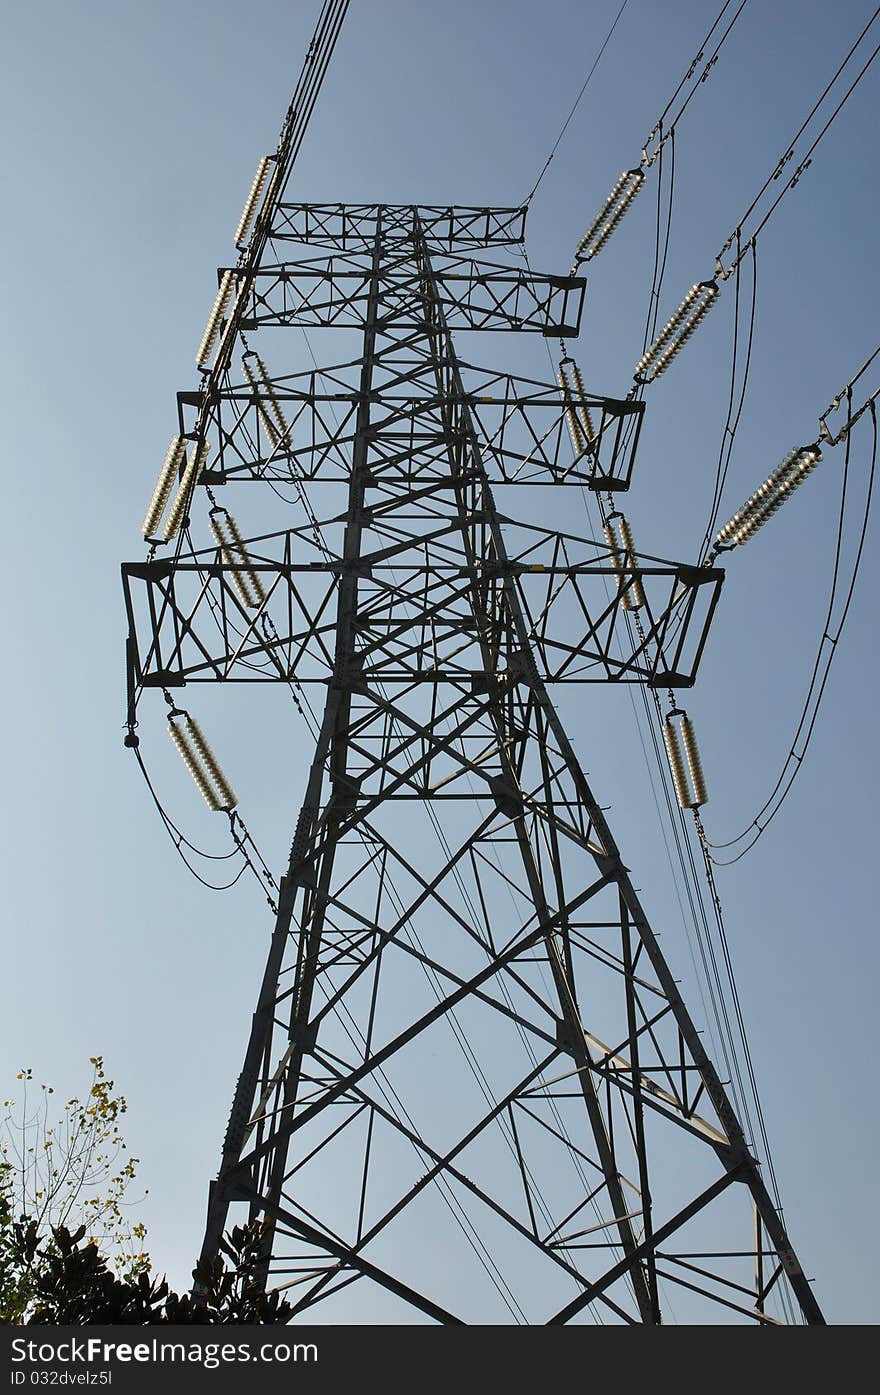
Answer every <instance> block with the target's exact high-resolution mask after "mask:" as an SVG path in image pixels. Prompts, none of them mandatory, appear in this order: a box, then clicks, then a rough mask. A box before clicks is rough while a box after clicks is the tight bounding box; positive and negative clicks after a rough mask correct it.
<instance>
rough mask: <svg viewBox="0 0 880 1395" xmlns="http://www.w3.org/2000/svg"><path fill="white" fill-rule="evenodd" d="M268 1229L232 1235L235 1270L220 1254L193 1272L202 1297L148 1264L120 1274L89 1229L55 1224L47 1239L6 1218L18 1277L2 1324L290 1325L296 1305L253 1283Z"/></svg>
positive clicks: (6, 1248) (2, 1233)
mask: <svg viewBox="0 0 880 1395" xmlns="http://www.w3.org/2000/svg"><path fill="white" fill-rule="evenodd" d="M261 1231H262V1227H261V1225H260V1224H259V1223H257V1224H255V1225H251V1226H236V1228H235V1229H234V1230H233V1231H232V1233H231V1234H230V1235H229V1236H228V1237H227V1246H228V1251H229V1254H230V1257H231V1260H232V1268H231V1269H230V1268H229V1267H228V1266H227V1265H226V1263H225V1261H224V1260H223V1259H221V1258H218V1259H216V1260H215V1261H214V1262H213V1263H207V1264H200V1265H197V1266H196V1269H195V1270H194V1271H193V1276H194V1278H195V1279H196V1281H197V1283H198V1285H199V1288H200V1290H201V1292H200V1298H199V1300H198V1302H195V1301H194V1300H193V1299H192V1298H191V1297H190V1296H189V1295H188V1294H184V1295H180V1294H177V1293H174V1292H173V1290H171V1289H170V1288H169V1287H168V1281H167V1279H164V1278H162V1279H155V1278H153V1277H152V1276H151V1274H150V1272H149V1270H148V1269H146V1268H142V1269H141V1270H140V1271H139V1272H138V1273H137V1274H129V1275H127V1276H123V1277H120V1276H119V1275H118V1274H115V1273H114V1272H113V1271H112V1269H110V1268H109V1267H108V1265H107V1260H106V1258H105V1257H104V1255H102V1254H101V1252H100V1250H99V1248H98V1246H97V1245H96V1244H95V1242H94V1241H93V1240H88V1239H86V1236H85V1229H84V1227H83V1226H80V1227H79V1229H78V1230H76V1231H74V1232H73V1233H71V1232H70V1231H69V1230H68V1229H67V1228H66V1227H65V1226H55V1227H53V1229H52V1232H51V1236H50V1237H49V1239H48V1240H46V1239H44V1238H42V1237H41V1236H40V1233H39V1230H38V1228H37V1226H36V1224H35V1222H33V1221H29V1222H22V1221H13V1222H12V1223H11V1225H8V1226H6V1227H5V1230H4V1228H3V1226H2V1223H0V1259H2V1260H3V1262H4V1269H6V1270H8V1273H9V1275H10V1276H11V1278H12V1279H13V1280H14V1279H15V1277H16V1276H18V1277H19V1284H18V1286H17V1287H16V1285H15V1283H14V1282H13V1283H12V1284H11V1285H10V1289H9V1293H8V1295H7V1301H6V1303H5V1304H3V1303H2V1302H0V1321H2V1322H4V1323H12V1322H14V1323H21V1324H26V1325H31V1324H52V1325H55V1326H65V1325H66V1326H73V1325H77V1324H113V1323H128V1324H130V1325H132V1326H144V1325H158V1324H165V1323H173V1324H179V1325H192V1324H195V1323H199V1324H203V1323H248V1324H256V1323H283V1322H286V1320H287V1318H288V1317H289V1316H290V1311H291V1310H290V1305H289V1304H288V1303H287V1302H285V1300H284V1299H282V1298H281V1295H280V1294H279V1293H277V1292H276V1293H263V1292H261V1291H260V1290H259V1288H258V1287H257V1286H256V1284H255V1282H254V1272H255V1269H256V1266H257V1265H258V1263H259V1258H260V1252H261V1242H262V1234H261ZM22 1295H23V1296H24V1303H23V1304H22V1302H21V1298H22Z"/></svg>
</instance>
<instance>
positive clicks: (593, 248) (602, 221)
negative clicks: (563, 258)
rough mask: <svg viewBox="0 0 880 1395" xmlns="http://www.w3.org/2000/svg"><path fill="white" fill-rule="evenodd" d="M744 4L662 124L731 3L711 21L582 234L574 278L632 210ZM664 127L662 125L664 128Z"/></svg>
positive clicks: (702, 56)
mask: <svg viewBox="0 0 880 1395" xmlns="http://www.w3.org/2000/svg"><path fill="white" fill-rule="evenodd" d="M746 3H747V0H741V3H740V5H739V8H738V9H737V10H736V12H735V14H734V16H733V18H732V19H731V21H730V23H729V24H728V26H727V28H726V29H725V30H724V33H723V34H722V35H721V38H720V39H719V40H718V43H717V44H716V46H715V49H714V51H713V53H712V54H711V56H710V58H709V61H708V62H707V63H706V65H705V67H704V68H703V71H702V72H701V74H700V76H699V77H698V78H697V79H696V81H695V82H694V83H693V85H692V87H691V89H690V91H689V92H688V94H687V96H686V97H685V99H684V101H683V102H682V104H681V106H680V107H679V109H678V111H677V112H676V113H675V115H674V116H673V117H672V119H671V120H670V121H669V122H666V117H667V116H668V115H669V112H670V110H671V109H672V107H673V105H674V103H675V101H676V98H677V97H678V95H679V93H680V92H681V90H682V88H683V87H684V86H685V85H686V84H687V83H688V82H689V81H690V79H691V78H693V76H694V74H695V73H696V71H697V67H698V65H699V64H700V63H701V62H702V60H703V58H704V56H705V50H706V45H707V44H708V43H709V40H710V39H711V37H712V35H713V34H714V32H715V30H716V29H717V28H718V25H719V24H720V23H721V21H722V19H723V18H724V15H725V13H726V11H727V9H728V8H729V6H730V5H731V4H732V0H726V3H725V4H724V5H723V6H722V8H721V11H720V13H719V14H718V17H717V19H716V20H715V23H714V24H713V25H712V28H711V29H710V30H709V33H708V34H707V35H706V37H705V39H704V40H703V42H702V44H701V45H700V48H699V51H698V52H697V55H696V57H695V58H694V59H693V61H692V63H691V65H690V67H689V68H688V70H687V72H686V73H685V75H684V77H683V78H682V79H681V81H680V82H679V84H678V87H676V89H675V92H674V93H673V94H672V96H671V97H670V99H669V101H668V102H667V103H666V106H665V107H664V109H663V111H662V112H661V114H660V116H659V117H658V119H657V121H656V122H655V123H654V126H653V127H652V129H651V131H650V132H649V133H648V136H647V139H646V141H645V144H644V146H643V147H642V155H641V160H640V161H639V163H638V164H637V165H635V166H634V167H632V168H631V169H626V170H624V171H623V173H622V174H621V175H620V178H619V179H618V180H617V183H616V184H615V185H614V188H613V189H612V190H611V193H610V194H609V195H608V198H607V199H606V200H605V202H604V204H603V205H602V207H601V209H600V210H599V212H598V213H597V215H596V217H595V218H594V219H593V221H592V223H591V224H590V226H589V227H588V228H587V231H586V232H585V233H584V235H583V237H582V238H581V240H580V242H579V243H578V247H577V251H576V252H575V260H574V268H573V270H572V274H574V271H575V270H576V269H577V267H578V265H579V263H580V262H582V261H591V260H592V259H593V258H594V257H597V256H598V255H599V253H600V252H601V251H602V248H603V247H604V246H605V245H606V243H607V242H608V239H609V238H610V237H611V234H612V233H613V232H614V230H615V229H616V228H617V226H618V224H619V223H620V222H621V220H622V219H623V217H624V215H625V214H626V213H627V212H628V211H629V209H630V208H631V207H632V204H633V202H634V200H635V198H636V196H637V195H638V194H639V193H640V192H641V190H642V189H643V188H644V185H645V176H646V173H647V171H648V170H649V169H650V168H651V166H652V165H653V164H654V162H655V161H656V160H657V159H658V158H659V157H661V156H662V153H663V147H664V145H665V144H666V142H667V141H671V140H674V138H675V128H676V126H677V125H678V123H679V121H680V120H681V118H682V117H683V116H684V113H685V111H686V110H687V108H688V106H689V104H690V102H691V99H692V98H693V96H694V94H695V92H696V91H697V89H698V88H699V87H700V86H701V85H702V84H703V83H704V82H705V81H706V80H707V78H708V77H709V74H710V73H711V71H712V69H713V68H714V66H715V64H716V63H717V61H718V55H719V53H720V51H721V47H722V45H723V43H724V41H725V39H726V38H727V36H728V34H729V33H730V31H731V29H732V28H733V26H734V24H735V23H736V21H737V20H738V19H739V17H740V15H741V14H742V12H743V10H744V9H745V6H746ZM664 123H666V124H665V126H664ZM655 140H656V141H657V144H656V146H655V148H654V149H653V150H652V149H651V145H652V143H653V142H654V141H655ZM649 152H650V153H649Z"/></svg>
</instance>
